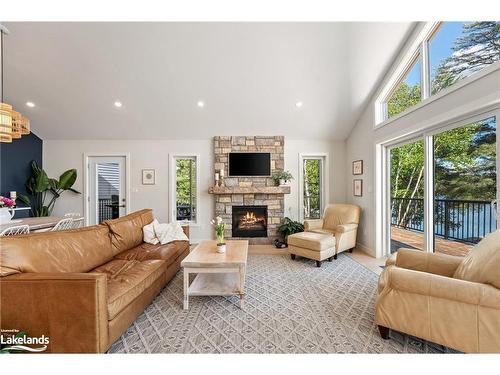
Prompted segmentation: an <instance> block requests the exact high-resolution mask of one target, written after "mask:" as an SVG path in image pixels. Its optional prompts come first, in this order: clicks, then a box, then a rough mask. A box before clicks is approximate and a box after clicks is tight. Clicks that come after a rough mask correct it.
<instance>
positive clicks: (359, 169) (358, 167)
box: [352, 160, 363, 176]
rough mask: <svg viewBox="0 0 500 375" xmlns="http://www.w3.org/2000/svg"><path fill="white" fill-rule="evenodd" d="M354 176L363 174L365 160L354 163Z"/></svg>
mask: <svg viewBox="0 0 500 375" xmlns="http://www.w3.org/2000/svg"><path fill="white" fill-rule="evenodd" d="M352 174H353V175H355V176H357V175H361V174H363V160H355V161H353V162H352Z"/></svg>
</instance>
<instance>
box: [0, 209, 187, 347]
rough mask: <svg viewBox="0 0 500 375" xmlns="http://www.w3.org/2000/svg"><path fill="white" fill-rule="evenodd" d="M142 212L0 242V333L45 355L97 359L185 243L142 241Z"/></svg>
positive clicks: (176, 264) (172, 268)
mask: <svg viewBox="0 0 500 375" xmlns="http://www.w3.org/2000/svg"><path fill="white" fill-rule="evenodd" d="M152 221H153V212H152V210H141V211H138V212H135V213H132V214H130V215H127V216H124V217H121V218H119V219H115V220H109V221H105V222H104V223H103V224H101V225H96V226H91V227H85V228H80V229H74V230H65V231H59V232H45V233H35V234H29V235H22V236H15V237H1V238H0V303H1V304H0V319H1V320H0V328H2V329H18V330H20V331H24V332H26V333H27V334H28V335H29V336H32V337H33V336H41V335H45V336H48V337H49V339H50V343H49V345H48V349H47V352H52V353H102V352H105V351H106V350H107V349H108V348H109V347H110V346H111V344H112V343H113V342H114V341H115V340H116V339H118V338H119V337H120V335H121V334H122V333H123V332H124V331H125V330H126V329H127V328H128V327H129V325H130V324H131V323H132V322H133V321H134V320H135V319H136V318H137V316H139V315H140V314H141V313H142V312H143V311H144V309H145V308H146V307H147V306H148V305H149V304H150V303H151V301H152V300H153V299H154V298H155V296H156V295H157V294H158V293H159V292H160V290H161V289H162V288H163V287H164V286H165V285H166V284H167V283H168V282H169V281H170V280H171V279H172V278H173V277H174V276H175V274H176V273H177V271H178V270H179V268H180V262H181V260H182V259H184V257H185V256H186V255H187V254H188V253H189V241H174V242H170V243H168V244H166V245H160V244H158V245H150V244H147V243H144V242H143V233H142V227H143V226H144V225H146V224H149V223H151V222H152Z"/></svg>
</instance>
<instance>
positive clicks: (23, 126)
mask: <svg viewBox="0 0 500 375" xmlns="http://www.w3.org/2000/svg"><path fill="white" fill-rule="evenodd" d="M4 33H5V28H4V27H3V26H2V25H1V24H0V43H1V46H0V64H1V67H0V79H1V82H0V90H1V93H0V99H1V102H0V142H2V143H11V142H12V140H13V139H19V138H21V136H23V135H27V134H29V133H30V121H29V120H28V119H27V118H26V117H24V116H23V115H22V114H21V113H19V112H18V111H15V110H14V109H13V108H12V106H11V105H10V104H7V103H4V101H3V70H4V69H3V67H4V65H3V64H4V63H3V34H4Z"/></svg>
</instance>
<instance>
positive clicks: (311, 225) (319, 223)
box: [304, 219, 323, 232]
mask: <svg viewBox="0 0 500 375" xmlns="http://www.w3.org/2000/svg"><path fill="white" fill-rule="evenodd" d="M321 228H323V219H315V220H304V230H305V231H306V232H307V231H309V230H314V229H321Z"/></svg>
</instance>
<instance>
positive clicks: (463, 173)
mask: <svg viewBox="0 0 500 375" xmlns="http://www.w3.org/2000/svg"><path fill="white" fill-rule="evenodd" d="M496 176H497V171H496V124H495V121H494V119H493V118H491V119H487V120H485V121H481V122H477V123H473V124H471V125H467V126H464V127H460V128H456V129H452V130H449V131H446V132H443V133H440V134H439V135H437V136H435V181H436V187H435V194H436V196H437V197H443V198H447V199H462V200H493V199H495V196H496V190H497V185H496Z"/></svg>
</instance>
